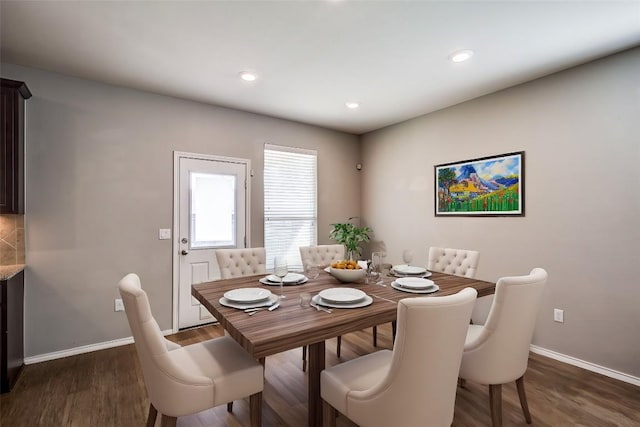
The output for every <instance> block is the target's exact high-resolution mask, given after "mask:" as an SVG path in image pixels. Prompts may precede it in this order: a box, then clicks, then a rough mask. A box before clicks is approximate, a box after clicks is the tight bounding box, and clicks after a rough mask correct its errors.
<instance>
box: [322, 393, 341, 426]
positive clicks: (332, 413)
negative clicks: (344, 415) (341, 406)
mask: <svg viewBox="0 0 640 427" xmlns="http://www.w3.org/2000/svg"><path fill="white" fill-rule="evenodd" d="M337 416H338V411H336V408H334V407H333V406H331V405H330V404H329V403H327V402H326V401H325V400H324V399H323V400H322V425H323V427H336V417H337Z"/></svg>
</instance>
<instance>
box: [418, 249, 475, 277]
mask: <svg viewBox="0 0 640 427" xmlns="http://www.w3.org/2000/svg"><path fill="white" fill-rule="evenodd" d="M479 259H480V253H479V252H478V251H470V250H467V249H451V248H438V247H435V246H432V247H430V248H429V262H428V263H427V269H429V271H438V272H440V273H446V274H454V275H456V276H463V277H469V278H473V277H475V275H476V269H477V268H478V261H479Z"/></svg>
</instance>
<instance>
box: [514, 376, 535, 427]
mask: <svg viewBox="0 0 640 427" xmlns="http://www.w3.org/2000/svg"><path fill="white" fill-rule="evenodd" d="M516 385H517V386H518V397H519V398H520V406H522V413H523V414H524V419H525V420H527V424H531V413H530V412H529V404H528V403H527V395H526V393H525V392H524V375H523V376H521V377H520V378H518V379H517V380H516Z"/></svg>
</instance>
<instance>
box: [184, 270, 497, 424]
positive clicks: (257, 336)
mask: <svg viewBox="0 0 640 427" xmlns="http://www.w3.org/2000/svg"><path fill="white" fill-rule="evenodd" d="M265 276H266V275H265V274H259V275H252V276H243V277H235V278H231V279H223V280H216V281H211V282H204V283H199V284H194V285H192V291H191V293H192V295H193V296H194V297H195V298H196V299H197V300H198V301H199V302H200V303H201V304H202V305H203V306H204V307H206V308H207V310H209V312H211V314H212V315H213V316H214V317H215V318H216V319H217V320H218V322H219V323H220V325H221V326H222V327H223V328H224V329H225V330H226V331H227V333H228V334H229V335H230V336H231V337H232V338H233V339H235V340H236V341H237V342H238V343H239V344H240V345H241V346H242V347H243V348H244V349H245V350H246V351H247V352H248V353H249V354H251V355H252V356H253V357H255V358H256V359H257V360H259V361H261V362H262V363H263V364H264V358H266V357H267V356H270V355H274V354H277V353H280V352H284V351H287V350H291V349H295V348H299V347H303V346H309V347H308V348H309V351H308V359H309V360H308V425H309V426H310V427H311V426H313V427H319V426H322V417H323V413H322V398H321V395H320V374H321V372H322V370H323V369H324V368H325V341H326V340H328V339H331V338H335V337H338V336H342V335H345V334H348V333H349V332H355V331H359V330H362V329H365V328H368V327H373V326H377V325H380V324H384V323H388V322H394V321H395V320H396V314H397V305H398V301H400V300H401V299H403V298H415V297H438V296H444V295H452V294H455V293H457V292H459V291H460V290H462V289H464V288H466V287H471V288H474V289H476V291H477V292H478V297H482V296H486V295H491V294H493V293H494V292H495V283H492V282H487V281H483V280H478V279H471V278H466V277H460V276H453V275H450V274H444V273H438V272H432V273H431V276H430V277H429V279H430V280H432V281H433V282H434V283H435V284H436V285H438V287H439V290H438V291H437V292H434V293H430V294H417V293H407V292H402V291H399V290H397V289H395V288H394V287H392V286H391V282H393V281H394V280H395V279H396V278H395V277H393V276H391V275H382V276H380V277H379V278H378V279H377V280H371V281H367V280H365V279H361V280H359V281H356V282H353V283H341V282H340V281H338V280H337V279H336V278H334V277H333V276H332V275H331V274H329V273H328V272H326V271H324V270H323V271H321V272H320V274H319V276H318V277H317V278H314V279H309V280H308V281H306V283H303V284H297V285H287V286H284V287H283V295H284V296H285V298H283V299H281V300H280V306H279V307H278V308H277V309H275V310H273V311H267V310H264V311H263V312H260V313H258V315H255V316H250V315H249V313H246V312H244V311H243V310H239V309H237V308H232V307H227V306H225V305H222V304H221V303H220V300H221V298H222V297H223V296H224V294H225V293H226V292H228V291H232V290H235V289H239V288H250V287H264V288H265V289H269V290H271V291H272V292H273V294H276V295H278V294H279V292H280V289H279V286H267V285H265V284H262V283H261V282H259V280H260V279H263V282H264V278H265ZM368 282H370V283H368ZM338 287H349V288H354V289H359V290H362V291H364V292H365V293H366V294H367V295H369V296H370V297H371V299H372V302H371V304H370V305H367V306H365V307H360V308H332V309H331V312H330V313H328V312H326V311H321V310H317V309H316V308H314V307H303V306H301V304H300V295H301V294H302V293H310V294H312V295H316V294H318V293H319V292H321V291H323V290H326V289H330V288H338Z"/></svg>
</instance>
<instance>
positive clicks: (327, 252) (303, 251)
mask: <svg viewBox="0 0 640 427" xmlns="http://www.w3.org/2000/svg"><path fill="white" fill-rule="evenodd" d="M300 258H302V265H306V264H313V265H318V266H322V267H326V266H328V265H331V263H332V262H335V261H340V260H343V259H344V246H343V245H319V246H300Z"/></svg>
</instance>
